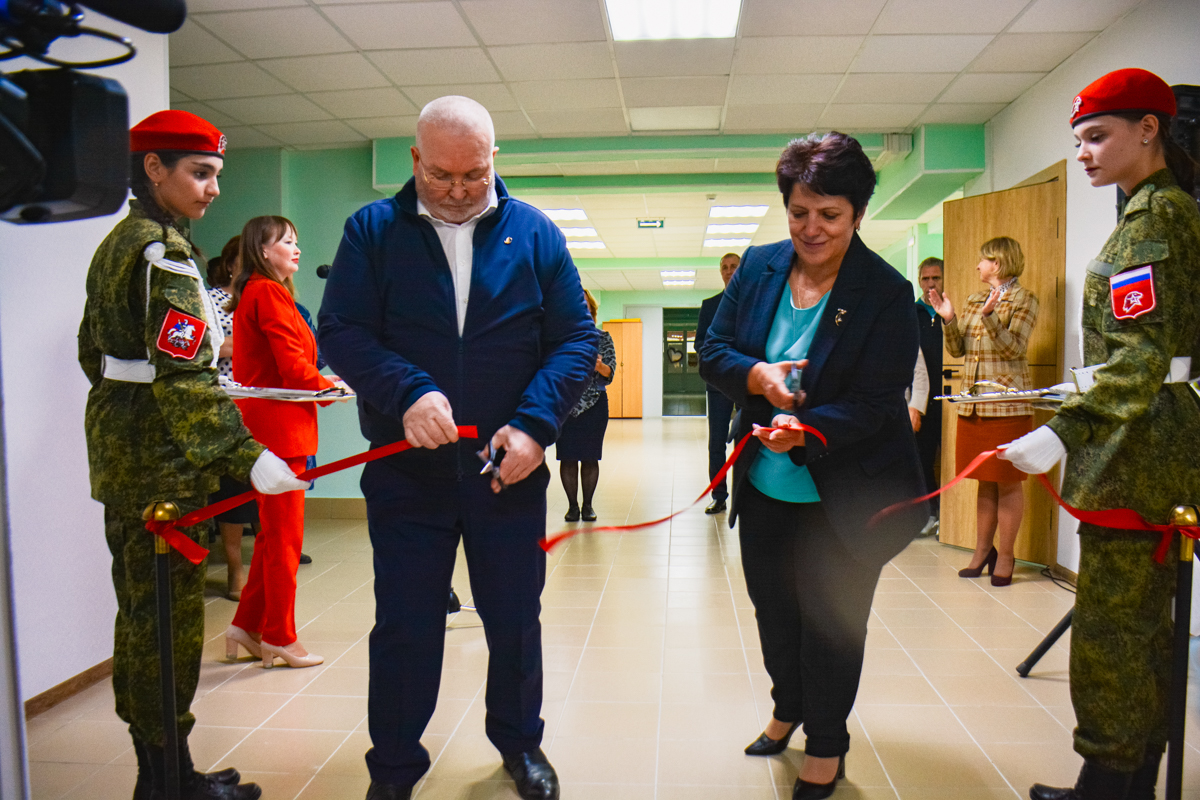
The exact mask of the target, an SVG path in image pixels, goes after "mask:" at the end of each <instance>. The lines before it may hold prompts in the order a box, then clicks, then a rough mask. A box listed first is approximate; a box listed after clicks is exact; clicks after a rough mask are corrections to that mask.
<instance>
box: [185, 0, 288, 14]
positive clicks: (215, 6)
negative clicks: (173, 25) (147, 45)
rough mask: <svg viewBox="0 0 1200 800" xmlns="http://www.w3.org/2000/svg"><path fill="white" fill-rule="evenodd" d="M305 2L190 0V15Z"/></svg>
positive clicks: (279, 0)
mask: <svg viewBox="0 0 1200 800" xmlns="http://www.w3.org/2000/svg"><path fill="white" fill-rule="evenodd" d="M304 4H305V3H304V0H252V2H247V0H188V3H187V10H188V13H189V14H203V13H204V12H206V11H241V10H243V9H245V8H246V7H247V6H251V7H254V8H282V7H284V6H302V5H304Z"/></svg>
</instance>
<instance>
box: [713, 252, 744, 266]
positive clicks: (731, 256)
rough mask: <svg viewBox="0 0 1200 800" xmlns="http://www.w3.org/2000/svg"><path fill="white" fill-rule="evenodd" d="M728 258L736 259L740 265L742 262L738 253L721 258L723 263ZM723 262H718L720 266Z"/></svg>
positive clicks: (727, 254)
mask: <svg viewBox="0 0 1200 800" xmlns="http://www.w3.org/2000/svg"><path fill="white" fill-rule="evenodd" d="M727 258H736V259H737V260H738V263H739V264H740V263H741V262H742V257H741V256H739V255H738V254H737V253H726V254H725V255H723V256H721V261H724V260H725V259H727ZM721 261H718V262H717V263H718V264H720V263H721Z"/></svg>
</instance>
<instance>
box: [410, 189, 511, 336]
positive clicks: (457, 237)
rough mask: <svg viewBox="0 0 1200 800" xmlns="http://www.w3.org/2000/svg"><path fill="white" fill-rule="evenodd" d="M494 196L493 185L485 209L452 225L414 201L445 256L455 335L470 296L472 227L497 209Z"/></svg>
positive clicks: (489, 190)
mask: <svg viewBox="0 0 1200 800" xmlns="http://www.w3.org/2000/svg"><path fill="white" fill-rule="evenodd" d="M499 204H500V200H499V198H498V197H497V196H496V185H495V183H492V185H490V186H488V204H487V208H485V209H484V210H483V211H480V212H479V213H478V214H476V215H475V216H473V217H471V218H470V219H469V220H467V221H466V222H462V223H459V224H457V225H456V224H455V223H453V222H445V221H443V220H440V219H438V218H437V217H435V216H433V215H432V214H430V213H429V209H428V208H426V206H425V204H424V203H422V202H421V200H420V198H417V213H418V214H420V215H421V216H422V217H425V219H427V220H429V222H430V223H431V224H432V225H433V229H434V230H435V231H437V235H438V239H440V240H441V242H442V250H443V251H444V252H445V253H446V263H448V264H449V265H450V278H451V280H452V281H453V282H454V307H455V310H456V311H457V312H458V335H459V336H461V335H462V332H463V325H464V323H466V321H467V298H468V296H469V295H470V294H471V267H472V266H473V264H474V261H475V243H474V236H475V226H476V225H478V224H479V220H481V219H483V218H484V217H486V216H488V215H490V214H491V213H492V212H493V211H495V210H496V208H497V207H498V206H499Z"/></svg>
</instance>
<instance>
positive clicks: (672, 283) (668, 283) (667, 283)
mask: <svg viewBox="0 0 1200 800" xmlns="http://www.w3.org/2000/svg"><path fill="white" fill-rule="evenodd" d="M695 285H696V282H695V281H663V286H695Z"/></svg>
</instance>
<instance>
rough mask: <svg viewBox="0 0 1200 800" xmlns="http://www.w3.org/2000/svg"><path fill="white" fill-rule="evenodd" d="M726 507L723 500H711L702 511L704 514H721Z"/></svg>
mask: <svg viewBox="0 0 1200 800" xmlns="http://www.w3.org/2000/svg"><path fill="white" fill-rule="evenodd" d="M726 508H727V506H726V505H725V501H724V500H713V501H712V502H711V503H709V504H708V508H706V509H704V513H705V514H721V513H723V512H724V511H725V509H726Z"/></svg>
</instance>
